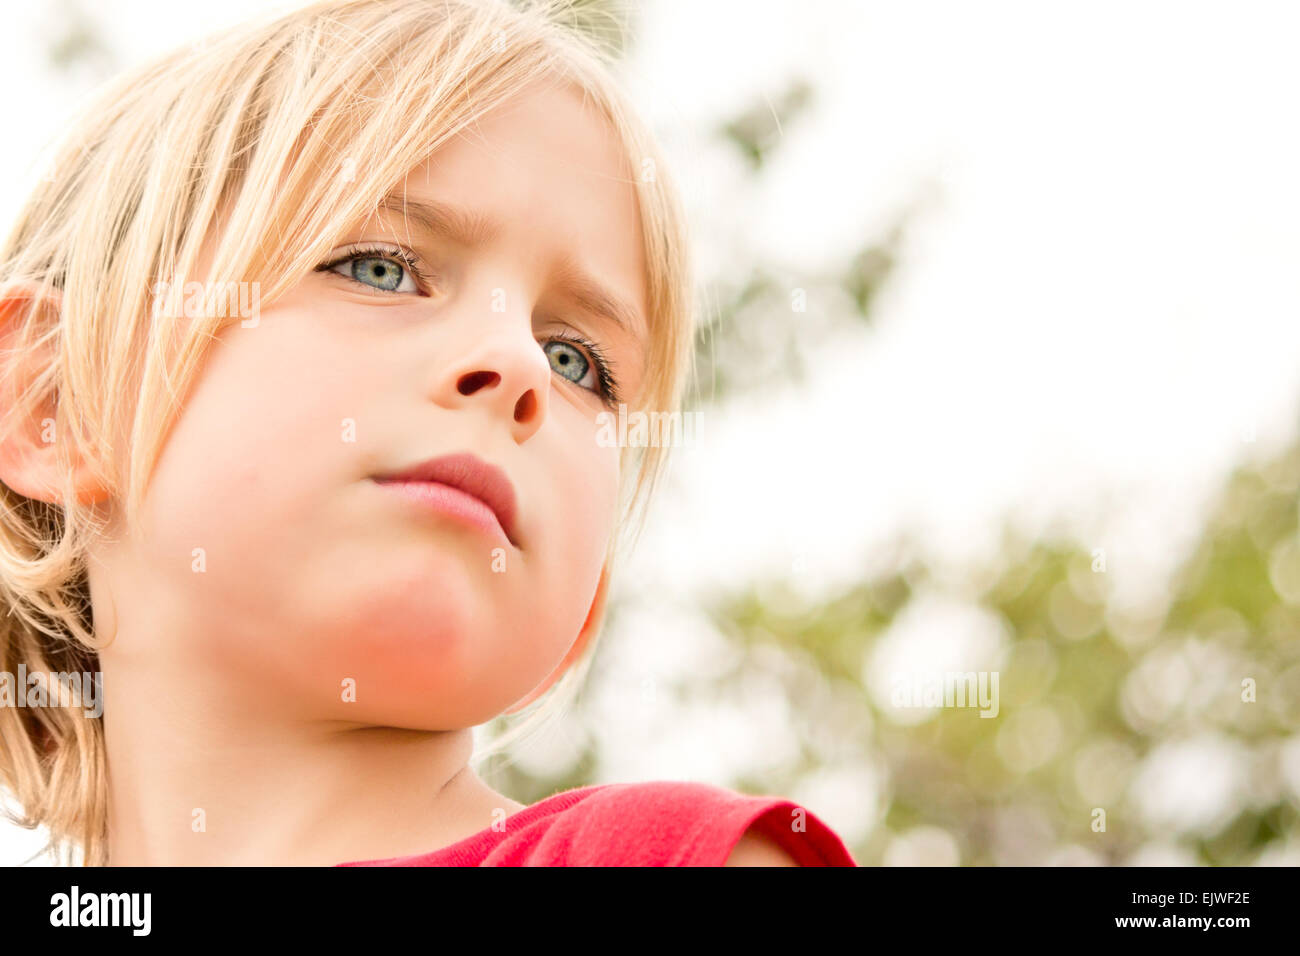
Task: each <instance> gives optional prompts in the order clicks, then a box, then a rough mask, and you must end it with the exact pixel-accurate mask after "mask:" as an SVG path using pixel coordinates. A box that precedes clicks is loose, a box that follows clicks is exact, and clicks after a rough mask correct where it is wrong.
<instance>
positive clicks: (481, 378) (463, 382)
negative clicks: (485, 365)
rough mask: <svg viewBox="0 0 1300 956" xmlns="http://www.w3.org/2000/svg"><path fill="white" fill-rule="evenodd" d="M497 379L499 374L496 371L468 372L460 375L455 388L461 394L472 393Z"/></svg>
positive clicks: (492, 383)
mask: <svg viewBox="0 0 1300 956" xmlns="http://www.w3.org/2000/svg"><path fill="white" fill-rule="evenodd" d="M499 381H501V376H500V375H498V374H497V373H496V372H470V373H469V374H468V375H462V376H461V377H460V381H458V382H457V383H456V390H457V391H459V392H460V393H461V394H462V395H473V394H474V393H475V392H477V391H478V390H479V389H480V388H487V387H488V386H490V385H495V384H496V383H497V382H499Z"/></svg>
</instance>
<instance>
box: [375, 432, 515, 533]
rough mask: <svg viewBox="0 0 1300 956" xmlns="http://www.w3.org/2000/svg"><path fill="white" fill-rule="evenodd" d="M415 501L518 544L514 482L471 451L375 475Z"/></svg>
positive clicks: (383, 483) (384, 483) (380, 481)
mask: <svg viewBox="0 0 1300 956" xmlns="http://www.w3.org/2000/svg"><path fill="white" fill-rule="evenodd" d="M371 480H372V481H374V482H376V483H377V484H380V485H383V486H385V487H388V488H391V489H392V490H393V491H394V492H396V493H399V494H402V495H403V496H405V497H406V498H408V499H409V500H411V501H413V502H415V503H416V504H419V505H422V506H424V507H427V508H431V509H433V510H435V511H438V512H441V513H442V514H444V515H449V516H450V517H453V518H458V519H460V520H462V521H464V522H466V523H469V524H471V525H475V526H478V527H480V528H483V529H484V530H487V531H494V530H495V531H497V532H499V533H500V534H502V535H504V536H505V538H506V540H507V541H509V542H510V544H511V545H513V546H514V547H516V548H517V547H519V543H518V537H517V530H518V529H517V526H516V525H517V522H516V515H517V511H518V505H517V500H516V497H515V488H514V485H512V484H511V483H510V479H509V478H508V477H506V473H505V472H504V471H502V470H501V469H500V468H498V467H496V466H495V465H491V464H488V463H487V462H485V461H483V459H481V458H479V457H478V456H476V455H474V454H471V453H469V452H461V453H458V454H454V455H443V456H442V457H440V458H431V459H429V460H428V461H423V462H420V463H418V464H415V465H412V466H410V467H408V468H404V469H402V470H401V471H395V472H390V473H386V474H381V475H372V476H371Z"/></svg>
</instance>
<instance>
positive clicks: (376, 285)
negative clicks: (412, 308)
mask: <svg viewBox="0 0 1300 956" xmlns="http://www.w3.org/2000/svg"><path fill="white" fill-rule="evenodd" d="M316 271H318V272H334V273H337V274H338V275H341V276H343V277H344V278H345V279H351V280H352V281H353V282H357V283H359V284H361V285H364V286H366V287H368V288H371V289H376V290H378V291H380V292H394V293H416V294H417V295H418V294H419V293H420V287H419V286H418V285H417V284H416V282H415V279H416V278H419V279H421V280H423V281H425V282H432V281H433V277H432V276H430V275H428V274H426V273H425V272H423V271H422V270H421V269H420V266H419V262H418V260H417V259H416V257H415V255H414V254H413V253H410V252H408V251H407V250H405V249H396V248H395V249H385V248H381V247H379V246H367V247H365V248H360V249H353V250H351V251H349V252H347V253H345V254H343V255H341V256H339V257H338V258H335V259H331V260H330V261H329V262H325V263H322V264H321V265H319V266H317V267H316Z"/></svg>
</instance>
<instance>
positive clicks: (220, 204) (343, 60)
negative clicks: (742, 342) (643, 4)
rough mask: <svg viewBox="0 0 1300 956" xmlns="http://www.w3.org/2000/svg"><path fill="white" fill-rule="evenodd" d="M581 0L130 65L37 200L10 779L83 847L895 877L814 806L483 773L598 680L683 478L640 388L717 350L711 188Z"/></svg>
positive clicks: (386, 19) (13, 370) (351, 0)
mask: <svg viewBox="0 0 1300 956" xmlns="http://www.w3.org/2000/svg"><path fill="white" fill-rule="evenodd" d="M562 7H563V5H558V6H557V5H556V4H551V5H549V6H547V7H543V6H539V5H530V6H528V7H527V8H523V9H521V8H519V7H518V6H512V5H510V4H507V3H506V2H504V0H322V2H318V3H315V4H312V5H310V6H307V7H305V8H303V9H301V10H299V11H296V12H292V13H289V14H286V15H280V16H276V17H274V18H270V19H267V20H264V21H261V22H255V23H252V24H250V25H247V26H244V27H241V28H239V29H235V30H232V31H229V32H226V33H224V34H221V35H219V36H216V37H214V38H212V39H210V40H207V41H205V42H203V43H201V44H197V45H195V46H193V47H189V48H186V49H184V50H182V51H179V52H177V53H175V54H173V55H171V56H169V57H167V58H165V59H163V60H161V61H159V62H157V63H155V64H152V65H150V66H148V67H147V68H144V69H142V70H139V71H137V72H135V73H133V74H131V75H129V76H127V77H124V78H122V79H121V80H119V81H117V82H115V83H114V84H112V85H111V87H110V88H109V89H107V90H106V91H105V92H104V94H103V95H102V96H100V97H99V98H98V99H97V100H96V101H95V102H94V103H92V104H91V105H90V106H89V107H88V108H87V110H86V111H85V114H84V116H82V117H81V118H80V119H79V120H78V122H77V123H76V125H75V127H74V128H73V129H72V131H71V132H70V134H69V137H68V139H67V141H66V142H65V143H64V144H62V146H61V150H60V153H59V155H58V156H57V157H56V160H55V162H54V164H53V165H52V166H51V167H50V169H49V171H48V173H47V175H46V176H45V178H44V181H42V182H41V183H40V184H38V187H37V189H36V190H35V192H34V194H33V195H32V196H30V198H29V199H28V200H27V202H26V204H25V206H24V207H23V208H22V210H21V212H20V215H19V217H18V220H17V222H16V224H15V225H14V227H13V228H12V230H11V232H10V233H9V235H8V238H7V240H6V241H5V243H4V246H3V249H2V250H0V337H2V338H3V346H2V347H3V352H2V353H0V357H2V359H3V361H2V363H0V383H2V385H3V389H4V394H5V398H6V401H7V403H6V405H5V406H4V407H5V417H4V422H3V425H4V428H3V434H2V435H0V481H2V482H3V485H0V493H3V495H4V505H5V508H4V515H3V527H2V532H3V538H2V540H0V549H2V553H0V560H2V561H3V563H2V564H0V583H2V584H3V595H2V598H3V601H4V605H5V611H6V613H5V614H3V615H0V655H2V656H3V667H2V668H0V670H2V671H3V672H4V673H5V674H6V675H9V676H8V677H7V679H5V680H4V681H0V703H2V704H3V706H0V774H2V775H3V782H4V784H5V785H6V787H7V789H8V790H10V791H11V792H12V796H13V798H14V800H15V801H16V803H17V805H18V806H19V807H20V808H21V811H20V814H21V815H20V820H19V822H21V823H22V824H23V825H25V826H29V827H35V826H38V825H45V826H47V827H48V828H49V831H50V833H51V836H52V844H53V848H54V849H56V850H58V851H60V852H61V853H62V854H63V856H64V858H65V859H67V860H73V859H75V858H76V857H77V856H80V859H81V860H82V861H83V862H85V863H87V864H108V865H134V864H145V865H159V864H161V865H174V864H181V865H188V864H204V865H211V864H222V865H224V864H275V865H286V864H288V865H294V864H309V865H334V864H342V865H348V866H363V865H448V864H450V865H520V864H526V865H575V864H576V865H587V864H595V865H641V864H649V865H664V864H668V865H718V864H723V863H729V864H741V865H755V864H758V865H763V864H778V865H849V866H851V865H853V860H852V858H851V857H850V855H849V854H848V852H847V850H846V849H845V847H844V844H843V843H842V842H841V841H840V839H839V838H838V837H837V836H836V835H835V834H834V833H833V832H832V831H831V830H830V829H829V828H827V826H826V825H825V824H824V823H823V822H822V821H821V820H819V819H818V818H817V817H816V816H815V815H813V814H812V813H810V812H808V811H807V810H806V809H805V808H802V807H799V806H796V805H795V804H794V803H792V802H790V801H788V800H784V799H782V798H780V797H774V796H764V797H756V796H747V795H743V794H739V793H735V792H732V791H729V790H726V789H722V788H718V787H714V786H711V785H705V784H697V783H684V782H655V783H637V784H606V785H599V786H592V787H582V788H578V789H575V790H569V791H565V792H562V793H559V794H556V795H554V796H552V797H550V798H548V799H546V800H543V801H541V802H540V803H537V804H534V805H533V806H529V807H525V806H523V805H521V804H519V803H517V802H515V801H513V800H511V799H510V798H509V797H507V796H505V795H503V794H499V793H496V792H494V791H493V790H491V789H490V788H489V787H488V786H487V785H486V784H485V783H484V782H483V781H482V780H480V779H479V777H478V776H477V775H476V773H475V772H474V771H473V770H472V769H471V766H470V765H471V757H472V749H473V728H474V727H475V726H477V725H480V724H483V723H485V722H487V721H489V720H491V719H492V718H494V717H496V716H498V715H500V714H503V713H517V712H521V711H526V712H527V713H528V714H529V716H530V720H531V719H535V718H536V717H537V716H538V715H539V714H542V713H543V712H544V711H545V710H546V708H547V707H548V706H555V704H556V702H561V703H562V702H563V700H564V698H565V693H566V692H567V693H571V692H572V690H573V688H574V687H575V686H576V684H577V682H578V681H579V680H581V678H582V675H583V674H584V673H585V670H586V665H587V663H588V662H589V660H590V657H591V653H592V650H593V648H594V646H595V643H596V636H597V634H598V633H599V631H600V627H601V622H602V617H603V612H604V607H605V598H606V595H607V593H608V590H609V587H610V581H611V576H612V573H613V565H614V561H615V557H616V555H617V554H618V553H620V533H621V532H623V531H625V530H626V529H628V528H629V527H631V526H634V525H636V522H635V520H634V516H636V515H637V514H638V513H639V514H641V515H643V514H644V511H643V508H644V501H645V498H646V496H647V495H648V494H650V492H651V491H652V489H653V487H654V485H655V482H656V478H657V476H658V475H659V474H660V473H661V470H662V465H663V457H662V455H663V450H664V449H663V448H662V446H659V445H654V446H651V447H647V448H630V447H622V448H619V447H611V446H610V443H609V442H607V441H606V442H602V441H599V440H597V439H598V434H599V432H600V422H601V421H602V413H616V412H617V410H618V409H619V407H620V405H625V406H626V409H627V410H653V411H659V412H672V411H674V410H676V409H677V408H678V406H679V401H680V396H681V392H682V388H683V382H684V381H685V378H686V375H687V374H688V371H689V369H688V365H689V356H690V354H691V352H690V349H691V342H692V330H691V320H690V279H689V274H688V269H687V265H688V263H687V257H686V252H685V243H684V238H683V226H682V219H681V212H680V208H679V205H678V201H677V199H676V195H675V191H674V188H673V186H672V184H671V182H670V180H669V177H668V175H667V171H666V169H665V166H664V163H663V162H662V160H661V157H660V154H659V153H658V151H657V150H656V147H655V145H654V143H653V142H652V140H651V138H650V136H649V135H648V134H647V132H646V131H645V129H644V127H643V126H642V125H641V124H640V123H638V122H637V121H636V120H635V119H634V117H633V116H632V113H631V111H630V109H629V107H628V104H627V102H626V100H625V99H624V98H623V96H622V95H621V94H620V93H619V92H618V91H617V90H616V89H615V88H614V86H613V85H612V82H611V80H610V78H609V75H608V73H607V72H606V69H607V68H606V65H605V60H604V58H603V57H602V55H601V52H600V49H599V47H598V46H596V45H595V44H592V43H590V42H587V41H583V40H581V39H580V38H579V35H577V34H575V33H573V32H571V31H569V30H567V29H566V28H564V26H563V24H564V22H565V17H566V11H565V10H564V9H563V8H562ZM568 15H571V13H570V14H568ZM638 508H640V509H641V511H640V512H638ZM23 673H25V674H26V675H27V676H26V678H25V679H19V675H20V674H23ZM101 674H102V678H101V677H100V675H101ZM43 675H50V676H49V677H48V678H45V679H43V680H36V678H37V676H43ZM78 678H80V679H78ZM34 680H35V682H36V684H35V685H34V684H33V681H34ZM36 685H39V687H40V691H39V693H38V692H36V691H35V690H33V687H34V686H36ZM101 693H102V700H97V699H96V698H98V696H99V694H101ZM97 711H102V714H101V713H97ZM526 723H527V722H526ZM519 729H522V728H519ZM505 742H508V740H507V741H504V742H503V745H504V743H505Z"/></svg>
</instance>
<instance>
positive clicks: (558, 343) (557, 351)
mask: <svg viewBox="0 0 1300 956" xmlns="http://www.w3.org/2000/svg"><path fill="white" fill-rule="evenodd" d="M542 351H544V352H545V353H546V357H547V358H548V359H550V361H551V369H552V371H554V372H556V373H558V374H559V375H562V376H564V377H565V378H567V379H568V380H569V381H570V382H573V383H574V384H575V385H580V386H582V387H583V388H586V389H590V390H591V391H593V392H595V393H596V394H597V395H599V396H600V397H601V398H602V399H604V400H605V402H606V403H607V404H618V402H619V401H620V398H619V391H618V382H617V381H615V379H614V374H613V372H611V371H610V366H609V361H608V360H607V359H606V358H605V353H604V352H603V351H602V350H601V348H600V346H598V345H597V344H596V343H595V342H592V341H589V340H588V339H586V338H584V337H582V336H581V335H578V334H577V333H575V332H564V333H561V334H560V335H558V336H554V337H552V338H551V339H549V340H548V341H547V342H546V343H545V344H544V345H543V346H542Z"/></svg>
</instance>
